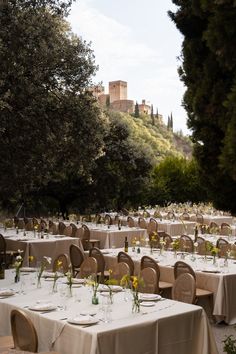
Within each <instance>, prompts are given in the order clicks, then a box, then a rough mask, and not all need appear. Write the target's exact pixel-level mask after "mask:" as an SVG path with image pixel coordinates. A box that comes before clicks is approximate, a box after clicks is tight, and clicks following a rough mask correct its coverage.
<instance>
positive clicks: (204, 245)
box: [197, 237, 211, 256]
mask: <svg viewBox="0 0 236 354" xmlns="http://www.w3.org/2000/svg"><path fill="white" fill-rule="evenodd" d="M198 239H200V237H198V238H197V241H198ZM210 244H211V242H210V241H208V240H204V239H203V241H201V242H199V241H198V248H197V249H198V254H200V255H204V256H207V255H208V256H211V251H210V247H209V246H210Z"/></svg>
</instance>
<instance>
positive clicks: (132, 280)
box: [120, 274, 143, 312]
mask: <svg viewBox="0 0 236 354" xmlns="http://www.w3.org/2000/svg"><path fill="white" fill-rule="evenodd" d="M142 284H143V279H142V278H139V277H137V276H130V275H128V274H127V275H124V276H123V278H122V279H121V281H120V285H121V286H123V287H125V288H130V290H131V292H132V295H133V304H132V312H140V302H139V292H138V288H139V285H142Z"/></svg>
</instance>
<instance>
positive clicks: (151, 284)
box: [139, 267, 157, 294]
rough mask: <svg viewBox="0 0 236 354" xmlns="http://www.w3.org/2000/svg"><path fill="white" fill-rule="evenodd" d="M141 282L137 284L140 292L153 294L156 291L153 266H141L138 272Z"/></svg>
mask: <svg viewBox="0 0 236 354" xmlns="http://www.w3.org/2000/svg"><path fill="white" fill-rule="evenodd" d="M140 278H141V279H142V281H143V283H142V284H140V285H139V291H140V292H142V293H149V294H155V293H156V292H157V274H156V271H155V269H154V268H150V267H147V268H143V269H142V270H141V272H140Z"/></svg>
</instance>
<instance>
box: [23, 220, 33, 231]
mask: <svg viewBox="0 0 236 354" xmlns="http://www.w3.org/2000/svg"><path fill="white" fill-rule="evenodd" d="M33 230H34V224H33V220H32V219H31V220H30V219H26V220H25V231H33Z"/></svg>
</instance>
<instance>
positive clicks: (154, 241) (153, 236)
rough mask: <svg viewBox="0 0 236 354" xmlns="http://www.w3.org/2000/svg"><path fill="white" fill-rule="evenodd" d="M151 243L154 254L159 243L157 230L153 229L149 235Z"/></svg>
mask: <svg viewBox="0 0 236 354" xmlns="http://www.w3.org/2000/svg"><path fill="white" fill-rule="evenodd" d="M149 245H150V251H151V254H152V251H153V248H154V246H155V245H157V233H156V232H155V231H153V232H152V233H150V235H149Z"/></svg>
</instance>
